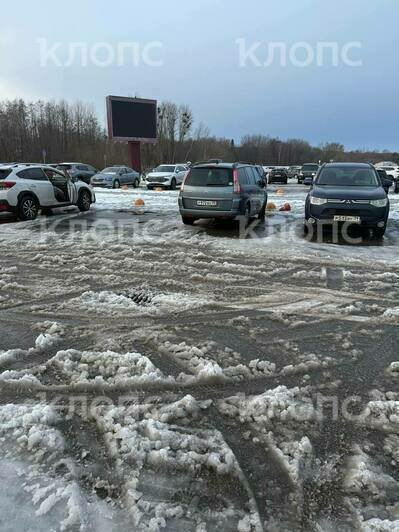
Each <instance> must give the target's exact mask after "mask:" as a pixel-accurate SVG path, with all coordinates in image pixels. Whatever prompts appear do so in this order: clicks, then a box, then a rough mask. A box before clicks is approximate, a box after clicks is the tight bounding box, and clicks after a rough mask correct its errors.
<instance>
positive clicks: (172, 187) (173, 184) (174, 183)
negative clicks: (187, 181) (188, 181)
mask: <svg viewBox="0 0 399 532" xmlns="http://www.w3.org/2000/svg"><path fill="white" fill-rule="evenodd" d="M170 190H176V179H175V178H174V177H173V178H172V181H171V182H170Z"/></svg>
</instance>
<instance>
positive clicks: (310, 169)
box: [302, 164, 319, 172]
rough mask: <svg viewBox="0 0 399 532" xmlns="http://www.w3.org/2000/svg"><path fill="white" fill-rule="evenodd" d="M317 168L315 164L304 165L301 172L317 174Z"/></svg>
mask: <svg viewBox="0 0 399 532" xmlns="http://www.w3.org/2000/svg"><path fill="white" fill-rule="evenodd" d="M318 169H319V166H318V165H317V164H304V165H303V166H302V171H303V172H317V170H318Z"/></svg>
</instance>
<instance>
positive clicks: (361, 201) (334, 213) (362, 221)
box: [305, 163, 389, 238]
mask: <svg viewBox="0 0 399 532" xmlns="http://www.w3.org/2000/svg"><path fill="white" fill-rule="evenodd" d="M388 190H389V183H388V182H383V181H381V178H380V176H379V175H378V173H377V171H376V169H375V168H374V167H373V166H372V165H371V164H365V163H327V164H324V165H323V166H322V167H321V169H320V170H319V172H318V174H317V176H316V178H315V180H314V183H313V187H312V188H311V190H310V192H309V194H308V196H307V198H306V204H305V218H306V220H307V222H308V223H309V224H312V225H314V226H315V227H317V224H318V222H324V223H330V222H331V223H334V222H338V223H344V222H350V223H355V224H357V225H360V226H364V227H369V228H371V229H373V232H374V235H375V236H376V237H377V238H382V237H383V236H384V234H385V230H386V226H387V220H388V215H389V200H388V196H387V191H388Z"/></svg>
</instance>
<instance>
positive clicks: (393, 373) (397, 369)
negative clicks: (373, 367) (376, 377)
mask: <svg viewBox="0 0 399 532" xmlns="http://www.w3.org/2000/svg"><path fill="white" fill-rule="evenodd" d="M386 373H387V375H388V376H389V377H392V378H395V379H399V362H392V364H391V365H390V366H389V367H388V368H387V370H386Z"/></svg>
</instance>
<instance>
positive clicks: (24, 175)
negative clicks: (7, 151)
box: [0, 164, 96, 220]
mask: <svg viewBox="0 0 399 532" xmlns="http://www.w3.org/2000/svg"><path fill="white" fill-rule="evenodd" d="M95 201H96V197H95V195H94V191H93V190H92V188H91V187H89V186H88V185H86V183H83V181H78V180H77V179H73V178H71V177H70V176H69V175H67V174H65V173H63V172H61V171H59V170H57V169H55V168H52V167H51V166H45V165H35V164H32V165H29V164H16V165H3V166H0V211H1V212H12V213H14V214H16V215H17V216H18V218H19V219H20V220H34V219H35V218H36V217H37V215H38V214H39V211H40V210H46V211H48V210H50V209H52V208H55V207H65V206H68V205H76V206H77V207H78V208H79V209H80V210H81V211H88V210H89V209H90V205H91V204H92V203H94V202H95Z"/></svg>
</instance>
